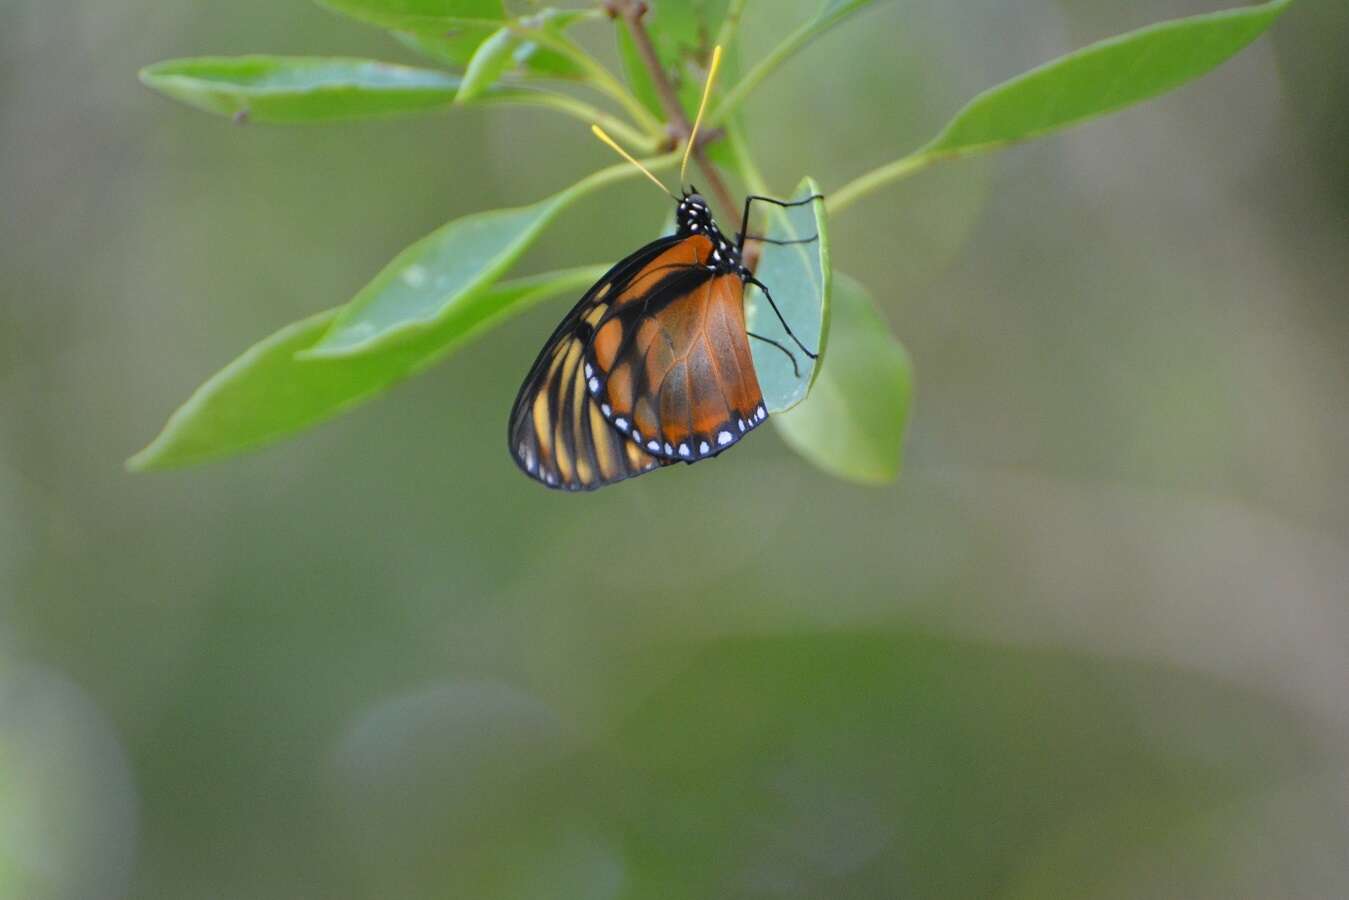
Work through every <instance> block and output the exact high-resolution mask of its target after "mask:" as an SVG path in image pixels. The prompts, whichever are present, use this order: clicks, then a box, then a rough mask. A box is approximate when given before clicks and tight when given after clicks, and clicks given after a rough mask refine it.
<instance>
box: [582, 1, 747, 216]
mask: <svg viewBox="0 0 1349 900" xmlns="http://www.w3.org/2000/svg"><path fill="white" fill-rule="evenodd" d="M606 6H607V8H608V10H609V13H610V15H613V16H616V17H621V18H622V19H623V22H624V24H625V25H627V27H628V33H629V34H631V35H632V41H633V43H634V44H635V45H636V46H637V53H638V54H639V55H640V56H641V57H642V64H643V65H645V66H646V69H647V72H648V73H650V75H651V81H652V83H653V84H655V86H656V93H657V95H659V97H660V104H661V106H662V107H663V108H664V109H665V115H666V117H667V118H668V119H669V121H670V127H671V129H672V130H673V131H674V132H675V134H674V137H675V141H676V143H678V142H681V141H686V140H688V139H689V135H690V134H691V133H692V131H693V125H692V124H691V123H690V122H689V117H688V116H687V115H685V113H684V107H683V106H682V105H681V104H680V102H679V94H678V93H676V92H675V89H674V85H672V84H670V79H669V76H668V75H666V73H665V67H664V66H662V65H661V62H660V56H659V55H658V54H657V53H656V48H655V45H653V44H652V43H651V35H650V34H648V33H647V30H646V26H645V25H644V24H643V23H642V16H644V15H645V14H646V4H645V3H644V2H642V0H608V3H607V4H606ZM704 143H705V142H704V141H699V142H698V144H697V146H695V147H694V148H693V159H694V161H695V162H696V163H697V164H698V168H699V170H701V171H702V173H703V174H704V175H705V176H706V177H707V182H708V184H709V185H710V186H711V188H712V193H713V194H714V195H715V196H716V198H717V203H718V204H720V205H721V207H722V212H723V213H725V214H727V215H734V213H735V209H736V202H735V197H734V196H733V195H732V194H731V191H730V189H729V188H727V187H726V181H725V179H723V178H722V177H721V172H720V171H718V170H717V167H716V166H715V165H714V164H713V163H712V161H711V160H710V159H708V158H707V153H706V152H705V151H704V150H703V145H704Z"/></svg>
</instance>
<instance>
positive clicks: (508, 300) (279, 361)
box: [127, 266, 604, 470]
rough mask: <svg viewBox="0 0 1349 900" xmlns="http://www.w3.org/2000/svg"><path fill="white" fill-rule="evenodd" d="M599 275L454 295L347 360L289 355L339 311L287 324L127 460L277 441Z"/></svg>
mask: <svg viewBox="0 0 1349 900" xmlns="http://www.w3.org/2000/svg"><path fill="white" fill-rule="evenodd" d="M602 274H604V267H603V266H588V267H582V268H577V269H568V270H566V271H562V272H553V273H549V274H546V275H539V276H534V277H531V278H522V279H519V280H516V281H509V282H503V283H501V284H498V285H496V286H494V287H492V288H490V289H488V290H485V291H480V292H479V293H478V294H476V295H475V296H474V297H473V298H472V300H471V301H469V302H466V303H462V304H460V305H459V306H458V307H456V309H455V313H454V315H453V316H450V317H447V318H445V319H443V320H442V321H440V322H439V323H438V324H437V325H436V327H434V328H431V329H428V330H426V331H423V332H421V333H420V334H419V335H417V337H416V338H415V339H414V340H410V341H407V342H405V343H400V344H398V345H395V346H390V347H386V348H385V349H384V350H382V351H381V352H378V353H367V354H364V355H362V356H359V357H356V358H354V359H317V360H301V359H297V358H296V354H298V353H300V352H301V351H303V350H306V349H308V348H310V347H312V346H313V345H314V343H315V342H316V341H318V340H319V338H321V337H322V336H323V334H324V332H326V331H327V330H328V328H329V327H330V326H331V325H332V323H333V321H334V319H336V318H337V314H338V312H339V310H337V309H330V310H327V311H325V312H322V313H319V314H318V315H315V316H311V317H310V318H308V319H304V320H302V321H300V322H296V323H294V324H292V325H287V326H286V327H285V328H282V329H281V330H280V331H278V332H276V333H275V334H273V335H271V336H270V337H268V338H265V339H263V340H262V341H260V342H259V343H257V344H255V345H254V346H252V347H251V348H249V349H248V350H247V351H245V352H244V354H243V355H242V356H240V357H239V358H238V359H236V360H235V361H234V362H232V363H230V364H229V365H228V366H226V367H225V368H224V369H222V370H221V371H220V372H219V373H217V374H216V375H214V376H213V377H212V378H211V379H210V380H208V381H207V382H206V383H205V384H203V385H202V386H201V387H200V388H198V389H197V391H196V392H195V393H194V394H193V395H192V397H191V398H190V399H189V400H188V401H187V402H186V403H184V404H183V405H182V406H181V407H180V408H179V409H178V410H177V411H176V412H175V413H174V414H173V415H172V417H170V419H169V421H168V424H167V425H165V426H164V430H163V432H162V433H161V434H160V435H159V436H158V437H157V438H155V440H154V442H153V443H151V444H150V446H148V447H146V448H145V449H144V450H142V451H141V452H140V453H138V454H136V455H135V456H134V457H132V458H131V459H130V460H129V461H128V463H127V465H128V467H129V468H131V469H135V470H148V469H164V468H171V467H175V466H183V465H189V464H192V463H197V462H204V461H206V460H210V459H216V458H219V457H224V456H229V455H232V454H235V453H240V452H243V451H245V450H249V449H252V448H255V447H260V446H263V445H265V444H269V443H271V442H273V441H276V440H279V439H280V438H283V437H286V436H288V435H290V434H293V433H295V432H297V431H299V430H301V429H303V428H306V427H308V426H310V425H313V424H316V423H318V422H321V421H323V420H325V419H328V418H331V417H332V416H334V415H336V414H337V413H339V412H341V411H343V410H345V409H347V408H349V407H351V406H354V405H355V404H357V403H359V402H360V401H362V400H365V399H366V398H368V397H370V396H372V395H374V394H377V393H379V392H381V391H383V390H385V389H387V388H388V387H390V386H391V385H393V384H394V383H396V382H398V381H401V380H402V379H404V378H406V377H408V376H409V375H412V374H414V373H416V372H419V371H421V370H422V369H425V368H426V367H427V366H429V365H431V364H433V363H435V362H438V361H440V360H441V359H443V358H444V357H445V356H446V355H447V354H449V353H451V352H452V351H453V350H454V349H455V348H457V347H459V346H460V345H462V344H463V343H464V342H465V341H467V340H469V339H470V338H472V337H474V336H476V335H477V334H480V333H481V332H483V331H486V330H487V329H489V328H491V327H493V326H495V325H496V324H497V323H499V322H500V321H502V320H503V319H504V318H506V317H508V316H510V315H513V314H515V313H516V312H519V311H521V310H523V309H525V308H527V307H528V306H530V305H531V304H533V303H535V302H538V301H539V300H542V299H544V298H546V297H551V296H554V295H556V294H559V293H565V292H570V291H581V290H584V289H585V288H586V287H588V286H589V285H590V284H592V283H594V281H595V280H596V279H598V278H599V277H600V276H601V275H602Z"/></svg>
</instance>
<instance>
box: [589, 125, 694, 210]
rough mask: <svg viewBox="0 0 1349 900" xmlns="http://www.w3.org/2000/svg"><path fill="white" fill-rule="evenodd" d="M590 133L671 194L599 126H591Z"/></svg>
mask: <svg viewBox="0 0 1349 900" xmlns="http://www.w3.org/2000/svg"><path fill="white" fill-rule="evenodd" d="M590 132H591V134H593V135H595V137H597V138H599V139H600V140H601V141H603V142H604V143H606V144H608V145H609V147H610V149H612V150H613V151H614V152H615V153H617V154H618V155H619V156H621V157H623V158H624V159H626V160H627V161H628V162H630V163H632V164H633V165H634V166H636V167H637V171H639V172H641V173H642V174H643V175H645V176H646V177H647V178H650V179H651V181H652V183H654V184H655V185H656V187H658V188H660V189H661V191H662V192H663V193H666V194H670V189H669V188H667V187H666V186H665V185H664V184H663V183H661V180H660V179H659V178H657V177H656V176H655V175H652V174H651V170H650V169H648V168H647V167H646V166H644V165H642V164H641V163H640V162H638V161H637V159H636V158H635V157H634V156H633V155H632V154H631V153H629V152H628V151H626V150H624V149H623V148H622V147H620V146H619V144H618V141H616V140H614V139H613V138H611V137H609V135H608V134H607V133H606V132H605V130H604V129H603V128H601V127H600V126H599V125H591V126H590ZM670 196H671V197H674V194H670ZM675 199H676V200H677V199H679V198H677V197H676V198H675Z"/></svg>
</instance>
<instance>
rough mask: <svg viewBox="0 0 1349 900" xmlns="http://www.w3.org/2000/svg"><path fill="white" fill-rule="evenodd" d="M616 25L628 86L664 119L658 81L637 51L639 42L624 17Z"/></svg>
mask: <svg viewBox="0 0 1349 900" xmlns="http://www.w3.org/2000/svg"><path fill="white" fill-rule="evenodd" d="M614 26H615V27H616V28H617V29H618V30H617V31H616V32H615V34H616V35H617V37H618V56H619V59H620V60H621V61H622V63H623V74H624V75H625V76H627V80H628V88H629V89H630V90H631V91H632V93H633V96H635V97H636V98H637V100H638V102H640V103H641V104H642V106H644V107H646V109H647V111H648V112H650V113H651V114H652V115H653V116H655V117H656V118H658V119H663V118H664V117H665V111H664V109H663V108H662V107H661V105H660V94H659V93H658V92H657V91H656V82H655V81H653V80H652V78H651V73H650V72H649V71H647V68H646V65H645V64H644V63H643V62H642V57H641V54H639V53H638V52H637V44H636V43H634V42H633V39H632V35H631V34H629V33H628V29H627V26H626V25H624V24H623V20H622V19H615V20H614Z"/></svg>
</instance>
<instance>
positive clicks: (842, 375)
mask: <svg viewBox="0 0 1349 900" xmlns="http://www.w3.org/2000/svg"><path fill="white" fill-rule="evenodd" d="M912 391H913V376H912V366H911V364H910V362H909V355H908V353H907V352H906V351H905V349H904V347H903V345H902V344H900V343H899V341H897V340H895V338H894V337H893V336H891V334H890V329H889V327H888V326H887V325H886V323H885V319H884V318H883V317H882V316H881V314H880V312H879V311H877V309H876V305H875V303H874V302H873V301H872V299H871V297H870V295H869V294H868V293H867V291H866V289H865V288H863V287H862V286H861V285H860V284H858V283H857V281H856V280H854V279H852V278H850V277H848V276H847V275H843V274H839V275H837V276H836V279H835V282H834V292H833V305H832V308H831V313H830V325H829V357H828V359H827V360H824V361H823V363H822V365H821V366H820V375H819V378H818V379H817V380H816V382H815V385H814V387H813V388H811V392H810V396H809V397H807V398H806V399H805V401H803V402H802V403H801V404H800V405H799V406H797V407H796V408H795V409H792V410H790V411H788V412H785V413H782V414H779V415H777V416H774V418H773V422H774V423H775V424H776V425H777V428H778V431H779V433H780V434H781V435H782V437H783V440H785V441H786V442H787V444H788V446H790V447H791V448H792V449H793V450H795V451H796V452H797V453H800V454H801V455H802V456H804V457H805V458H806V459H808V460H810V461H811V462H812V463H814V464H815V465H817V466H819V467H820V468H821V469H823V470H824V471H826V472H828V473H830V474H831V475H836V476H838V477H840V478H846V479H848V480H850V481H857V482H861V483H864V484H881V483H885V482H888V481H892V480H894V478H895V476H896V475H897V474H898V473H899V468H900V461H901V458H902V452H903V442H904V429H905V426H906V425H907V424H908V420H909V406H910V402H911V399H912Z"/></svg>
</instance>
